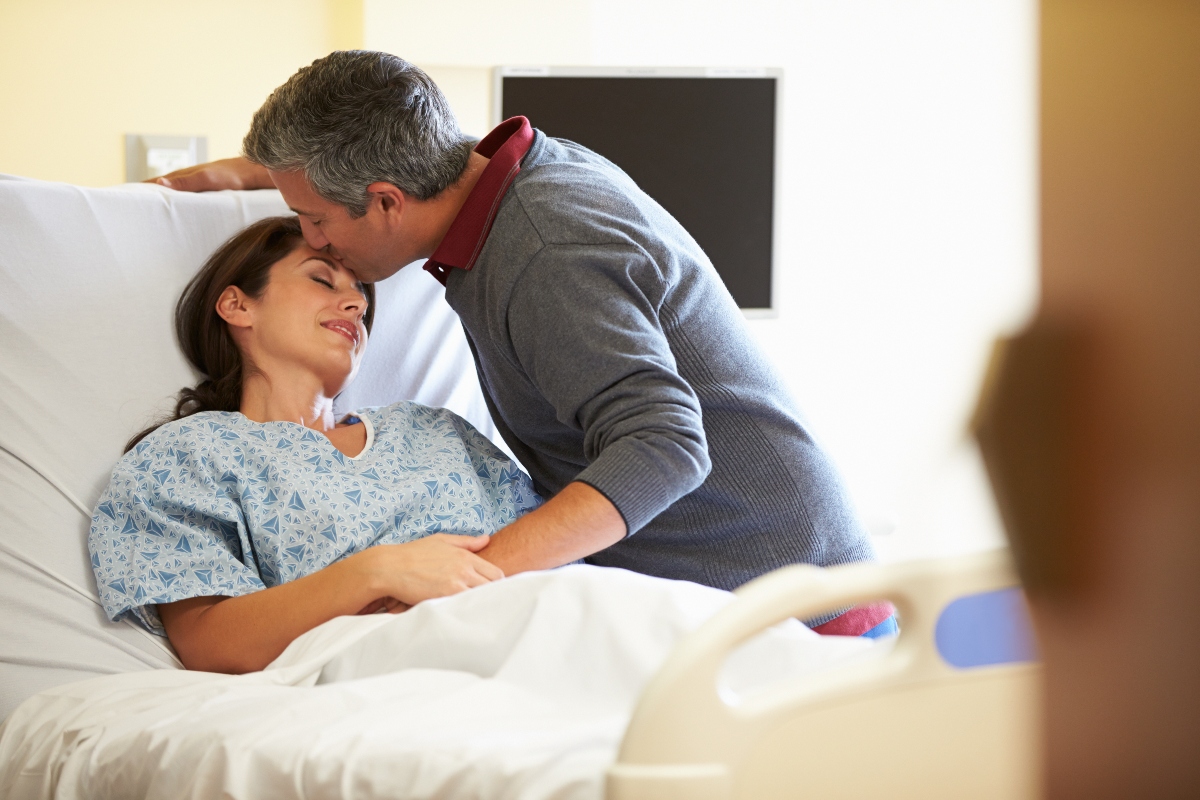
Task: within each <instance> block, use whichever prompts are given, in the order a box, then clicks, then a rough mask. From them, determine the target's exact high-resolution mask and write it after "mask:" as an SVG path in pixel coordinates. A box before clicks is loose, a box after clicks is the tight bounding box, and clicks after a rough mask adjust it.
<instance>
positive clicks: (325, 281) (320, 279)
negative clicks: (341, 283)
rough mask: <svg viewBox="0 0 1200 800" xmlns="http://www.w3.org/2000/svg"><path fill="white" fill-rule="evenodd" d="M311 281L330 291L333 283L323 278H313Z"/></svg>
mask: <svg viewBox="0 0 1200 800" xmlns="http://www.w3.org/2000/svg"><path fill="white" fill-rule="evenodd" d="M313 280H314V281H316V282H317V283H320V284H322V285H324V286H328V287H329V288H330V289H332V288H333V282H332V281H329V280H326V279H325V278H313Z"/></svg>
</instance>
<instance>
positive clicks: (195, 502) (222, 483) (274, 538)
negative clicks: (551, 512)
mask: <svg viewBox="0 0 1200 800" xmlns="http://www.w3.org/2000/svg"><path fill="white" fill-rule="evenodd" d="M373 295H374V292H373V289H372V287H371V286H366V285H363V284H361V283H359V282H358V279H357V278H356V277H355V276H354V275H353V274H352V273H351V272H349V271H348V270H346V269H343V268H341V267H340V266H339V265H338V264H336V263H335V262H333V261H331V260H330V259H328V258H327V257H326V256H324V255H323V254H322V253H320V252H317V251H315V250H312V249H310V248H309V247H308V246H307V245H305V244H304V241H303V239H302V238H301V234H300V226H299V224H298V222H297V221H296V219H295V218H294V217H277V218H271V219H266V220H263V221H261V222H258V223H256V224H254V225H251V226H250V227H249V228H247V229H246V230H245V231H242V232H241V233H239V234H238V235H236V236H235V237H233V238H232V239H231V240H230V241H229V242H227V243H226V244H225V245H223V246H222V247H221V248H220V249H219V250H218V251H217V252H216V253H214V254H213V256H212V257H211V258H210V259H209V261H208V262H207V263H206V264H205V266H204V268H203V269H202V270H201V271H200V272H199V274H197V276H196V277H195V278H194V279H193V280H192V282H191V283H190V284H189V285H188V287H187V289H186V290H185V291H184V293H183V296H182V297H181V298H180V301H179V305H178V307H177V308H176V315H175V324H176V331H177V334H178V337H179V341H180V344H181V346H182V348H183V351H184V354H185V355H186V356H187V358H188V360H189V361H190V362H191V363H192V365H193V366H194V367H195V368H196V369H197V370H198V371H199V372H200V373H202V374H203V376H204V380H203V382H201V383H200V384H199V385H198V386H196V387H195V388H191V389H184V390H183V391H182V392H180V395H179V401H178V403H177V405H176V409H175V414H174V418H173V419H172V420H171V421H168V422H166V423H164V424H161V425H158V426H154V427H152V428H151V429H149V430H148V431H145V432H143V433H142V434H139V435H138V436H137V437H134V439H133V440H132V441H131V442H130V446H129V449H127V452H126V453H125V456H124V457H123V458H122V459H121V461H120V462H119V463H118V464H117V466H116V468H115V469H114V470H113V474H112V479H111V480H110V482H109V485H108V488H107V489H106V490H105V492H104V494H103V495H102V496H101V498H100V501H99V503H98V504H97V506H96V510H95V512H94V515H93V518H92V528H91V533H90V535H89V537H88V546H89V549H90V551H91V555H92V567H93V569H94V571H95V573H96V582H97V585H98V587H99V590H100V598H101V601H102V602H103V604H104V609H105V611H106V612H107V614H108V616H109V618H110V619H114V620H115V619H119V618H122V617H129V618H132V619H134V620H135V621H137V622H139V623H140V624H142V625H144V626H145V627H146V628H148V629H149V630H151V631H153V632H155V633H158V634H160V635H162V634H164V633H165V635H166V636H168V637H169V638H170V640H171V643H172V644H173V645H174V647H175V650H176V652H177V653H178V654H179V657H180V659H181V660H182V661H183V663H184V665H185V666H187V667H188V668H189V669H200V670H207V671H214V672H249V671H253V670H258V669H262V668H263V667H265V666H266V665H267V664H269V663H270V662H271V661H272V660H274V659H275V658H276V657H277V656H278V655H279V654H280V653H282V652H283V650H284V648H285V647H287V645H288V644H289V643H290V642H291V641H292V640H293V639H295V638H296V637H297V636H299V635H300V634H302V633H304V632H305V631H308V630H310V629H312V628H314V627H316V626H317V625H320V624H321V623H323V622H325V621H327V620H329V619H332V618H333V617H335V616H339V615H343V614H356V613H371V612H374V611H379V610H385V609H386V610H391V611H396V610H403V609H404V608H406V607H408V606H410V605H412V604H415V603H418V602H420V601H422V600H425V599H428V598H431V597H439V596H443V595H448V594H453V593H455V592H459V591H462V590H464V589H467V588H470V587H473V586H478V585H480V584H483V583H487V582H489V581H493V580H497V579H499V578H501V577H503V575H502V573H501V572H500V570H499V569H498V568H497V567H495V566H493V565H492V564H490V563H489V562H487V561H485V560H484V559H482V558H480V557H479V556H478V555H476V554H475V553H476V551H478V550H480V549H482V548H483V547H484V546H485V545H486V544H487V542H488V534H489V533H491V532H494V531H496V530H497V529H499V528H501V527H503V526H505V525H507V524H508V523H509V522H511V521H512V520H514V519H515V518H516V517H518V516H520V515H521V514H523V513H525V512H527V511H529V510H531V509H533V508H535V507H537V506H538V505H539V504H540V503H541V500H540V498H538V496H537V495H536V493H535V492H534V491H533V489H532V487H531V485H530V482H529V480H528V478H527V477H526V476H525V475H524V473H522V472H521V470H520V469H519V468H518V467H517V465H516V464H514V463H513V462H512V461H511V460H509V459H508V458H507V457H505V455H504V454H503V453H502V452H500V451H499V450H498V449H497V448H495V447H494V446H493V445H492V444H491V443H490V442H489V441H488V440H487V439H486V438H484V437H483V436H482V435H480V434H479V433H478V432H477V431H476V430H475V429H474V428H472V427H471V426H470V425H469V424H468V423H467V422H466V421H464V420H462V419H460V418H459V417H457V416H455V415H454V414H452V413H451V412H449V411H446V410H443V409H433V408H428V407H425V406H421V405H418V404H416V403H409V402H400V403H396V404H395V405H392V406H388V407H386V408H371V409H363V410H361V411H358V412H356V413H355V414H352V415H348V416H345V417H342V418H341V419H335V417H334V414H333V398H334V397H335V396H336V395H337V394H338V392H340V391H341V390H342V389H343V388H344V387H345V386H346V385H347V384H348V383H349V382H350V380H351V379H352V378H353V377H354V374H355V372H356V371H357V369H358V365H359V362H360V361H361V359H362V355H363V352H364V350H365V348H366V344H367V334H368V331H369V330H370V326H371V317H372V309H371V305H370V301H371V299H372V297H373ZM452 534H453V535H452Z"/></svg>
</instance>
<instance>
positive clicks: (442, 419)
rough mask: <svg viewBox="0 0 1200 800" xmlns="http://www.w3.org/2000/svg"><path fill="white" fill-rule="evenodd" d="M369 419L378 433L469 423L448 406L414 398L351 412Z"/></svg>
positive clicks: (361, 417) (353, 415) (355, 415)
mask: <svg viewBox="0 0 1200 800" xmlns="http://www.w3.org/2000/svg"><path fill="white" fill-rule="evenodd" d="M349 416H352V417H358V418H359V419H363V418H366V419H369V420H370V422H371V425H372V427H374V429H375V433H376V435H379V434H381V433H385V432H387V431H390V430H414V429H415V430H429V429H433V428H435V427H438V426H439V425H446V424H452V425H455V426H457V425H461V424H468V423H466V421H465V420H464V419H463V418H462V417H460V416H459V415H458V414H455V413H454V412H453V411H451V410H450V409H448V408H441V407H439V406H427V405H424V404H422V403H417V402H415V401H413V400H401V401H399V402H396V403H392V404H391V405H387V406H369V407H367V408H360V409H359V410H357V411H353V412H351V413H350V414H349Z"/></svg>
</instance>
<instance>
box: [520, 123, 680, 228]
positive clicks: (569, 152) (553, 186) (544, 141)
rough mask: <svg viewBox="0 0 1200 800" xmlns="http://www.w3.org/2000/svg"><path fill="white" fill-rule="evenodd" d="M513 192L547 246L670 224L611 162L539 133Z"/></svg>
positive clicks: (658, 208) (564, 141)
mask: <svg viewBox="0 0 1200 800" xmlns="http://www.w3.org/2000/svg"><path fill="white" fill-rule="evenodd" d="M513 193H514V195H515V196H516V198H517V200H518V201H519V203H520V207H521V210H522V211H523V212H524V213H525V214H526V215H527V216H528V218H529V221H530V223H531V224H532V225H533V226H534V227H535V228H536V229H537V231H538V233H539V235H540V236H541V237H542V238H543V239H544V240H545V241H546V243H547V244H552V243H561V242H570V243H586V242H592V241H596V240H597V238H599V239H600V240H601V241H603V240H607V239H612V240H614V241H615V240H625V239H626V238H627V237H628V236H629V234H630V233H631V232H636V231H638V230H650V229H652V228H653V227H654V226H655V225H661V224H663V223H664V222H666V221H667V220H669V221H670V223H674V220H671V219H670V217H669V216H665V212H663V211H662V209H661V207H659V206H658V204H657V203H655V202H654V201H653V200H652V199H651V198H650V197H649V196H648V195H646V194H645V192H643V191H642V190H641V189H640V188H639V187H638V185H637V184H636V183H634V181H633V180H632V179H631V178H630V177H629V176H628V175H626V174H625V172H624V171H622V170H621V168H620V167H618V166H617V165H616V164H614V163H612V162H611V161H609V160H608V159H606V158H604V157H603V156H601V155H599V154H598V153H594V152H592V151H591V150H589V149H587V148H586V147H584V146H582V145H579V144H576V143H575V142H571V141H568V140H565V139H554V138H551V137H549V136H545V135H544V134H542V133H540V132H539V134H538V141H537V142H536V143H535V146H534V148H532V149H531V151H530V154H529V157H528V159H527V161H526V163H525V164H523V165H522V168H521V172H520V173H519V174H518V175H517V177H516V179H515V180H514V181H513ZM657 217H665V219H656V218H657Z"/></svg>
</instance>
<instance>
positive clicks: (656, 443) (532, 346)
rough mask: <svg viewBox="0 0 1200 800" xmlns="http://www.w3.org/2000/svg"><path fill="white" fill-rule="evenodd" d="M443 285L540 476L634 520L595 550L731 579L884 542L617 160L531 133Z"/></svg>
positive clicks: (851, 554) (701, 267) (701, 260)
mask: <svg viewBox="0 0 1200 800" xmlns="http://www.w3.org/2000/svg"><path fill="white" fill-rule="evenodd" d="M446 297H447V300H448V301H449V302H450V304H451V305H452V306H453V307H454V308H455V310H456V311H457V312H458V313H459V315H460V317H461V318H462V320H463V325H464V327H465V329H466V331H467V335H468V338H469V339H470V341H471V343H472V347H473V348H474V350H475V354H476V360H477V363H478V366H479V372H480V380H481V383H482V385H483V389H484V394H485V396H486V397H487V399H488V402H489V405H490V407H491V409H492V413H493V416H494V417H495V419H496V423H497V426H498V427H499V429H500V430H501V433H502V434H503V435H504V437H505V439H506V441H508V443H509V444H510V446H512V448H513V450H514V452H515V453H516V455H517V456H518V458H519V459H520V460H521V461H522V463H523V464H524V465H525V467H526V468H527V469H528V470H529V471H530V474H531V476H532V478H533V480H534V483H535V485H536V486H537V488H538V489H539V491H541V492H542V493H544V494H546V495H552V494H554V493H556V492H558V491H559V490H561V489H562V488H563V487H564V486H566V485H567V484H568V483H570V482H571V481H573V480H580V481H583V482H585V483H588V484H589V485H591V486H593V487H594V488H596V489H598V490H599V491H601V492H602V493H603V494H604V495H605V496H606V497H607V498H608V499H609V500H610V501H612V502H613V504H614V505H615V506H616V507H617V508H618V510H619V511H620V512H621V514H622V516H623V517H624V518H625V521H626V524H627V525H628V527H629V530H630V534H631V535H630V536H628V537H627V538H626V539H625V540H623V541H621V542H619V543H618V544H616V545H614V546H612V547H610V548H608V549H606V550H603V551H601V552H599V553H596V554H595V555H593V556H591V557H589V558H588V559H587V560H588V561H589V562H591V563H594V564H600V565H605V566H615V567H624V568H627V569H632V570H636V571H638V572H644V573H649V574H652V575H659V576H662V577H667V578H677V579H685V580H691V581H695V582H698V583H704V584H708V585H711V586H717V587H720V588H726V589H729V588H734V587H736V586H738V585H741V584H742V583H745V582H746V581H748V580H750V579H752V578H754V577H757V576H758V575H761V574H763V573H764V572H767V571H769V570H771V569H774V568H776V567H779V566H783V565H785V564H789V563H796V562H807V563H813V564H819V565H831V564H838V563H845V562H849V561H856V560H863V559H867V558H870V557H871V555H872V550H871V545H870V542H869V540H868V539H867V536H866V534H865V532H864V531H863V529H862V526H861V525H860V524H859V523H858V521H857V519H856V518H855V515H854V513H853V509H852V507H851V504H850V503H849V501H848V499H847V497H846V496H845V492H844V490H843V488H842V485H841V482H840V480H839V478H838V476H837V475H836V472H835V471H834V469H833V467H832V465H831V463H830V462H829V459H828V458H827V457H826V456H825V455H824V453H822V452H821V450H820V449H819V448H818V447H817V446H816V445H815V443H814V442H813V440H812V439H811V437H810V436H809V434H808V432H807V430H806V429H805V427H804V425H803V423H802V421H801V419H800V416H799V413H798V411H797V409H796V408H795V406H794V404H793V403H792V401H791V399H790V397H789V396H788V393H787V391H786V389H785V387H784V386H783V383H782V381H781V380H780V379H779V377H778V376H777V375H776V373H775V371H774V370H773V369H772V368H771V366H770V365H769V364H768V362H767V361H766V359H765V358H764V356H763V355H762V353H761V352H760V351H759V350H758V348H757V346H756V345H755V343H754V342H753V340H752V339H751V337H750V335H749V332H748V330H747V329H746V325H745V322H744V319H743V318H742V315H741V312H740V311H739V310H738V309H737V307H736V305H735V304H734V302H733V299H732V298H731V297H730V296H729V293H728V291H726V289H725V287H724V285H723V284H722V283H721V280H720V278H719V277H718V275H717V273H716V271H715V270H714V269H713V267H712V265H711V263H709V261H708V259H707V257H706V256H705V255H704V253H703V251H701V249H700V248H699V246H698V245H697V244H696V242H695V241H694V240H693V239H692V237H691V236H690V235H688V233H687V232H686V231H685V230H684V229H683V228H682V227H681V226H680V225H679V224H678V223H677V222H676V221H675V220H674V219H673V218H672V217H671V216H670V215H669V214H668V213H667V212H666V211H665V210H663V209H662V208H661V207H660V206H659V205H658V204H657V203H655V202H654V201H653V200H652V199H651V198H649V197H648V196H647V195H646V194H645V193H643V192H642V191H641V190H640V189H638V188H637V186H636V185H635V184H634V183H633V182H632V181H631V180H630V179H629V178H628V177H627V176H626V175H625V174H624V173H623V172H621V171H620V170H619V169H618V168H617V167H616V166H614V165H613V164H611V163H610V162H608V161H607V160H605V159H603V158H602V157H600V156H598V155H596V154H594V153H592V152H590V151H588V150H587V149H586V148H583V147H580V146H578V145H575V144H573V143H570V142H565V141H560V140H554V139H551V138H549V137H546V136H544V135H542V134H538V136H537V138H536V140H535V141H534V143H533V145H532V147H531V148H530V150H529V152H528V154H527V155H526V156H525V158H524V160H523V161H522V164H521V172H520V173H519V174H518V175H517V176H516V178H515V180H514V181H513V183H512V185H511V187H510V188H509V189H508V191H507V193H505V194H504V195H503V198H502V200H501V201H500V205H499V208H498V211H497V214H496V218H495V222H494V225H493V227H492V230H491V233H490V235H489V236H488V237H487V239H486V243H485V244H484V245H483V247H482V249H481V250H480V252H479V254H478V258H477V259H476V261H475V265H474V268H473V269H472V270H471V271H470V272H466V271H462V270H454V271H453V273H452V274H451V275H450V276H449V278H448V281H447V294H446ZM710 465H711V471H710Z"/></svg>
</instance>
